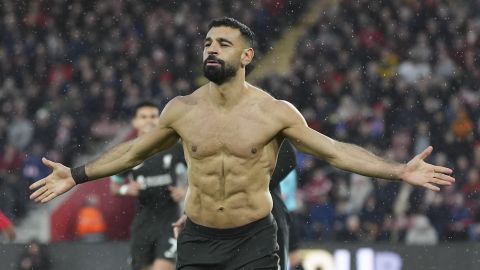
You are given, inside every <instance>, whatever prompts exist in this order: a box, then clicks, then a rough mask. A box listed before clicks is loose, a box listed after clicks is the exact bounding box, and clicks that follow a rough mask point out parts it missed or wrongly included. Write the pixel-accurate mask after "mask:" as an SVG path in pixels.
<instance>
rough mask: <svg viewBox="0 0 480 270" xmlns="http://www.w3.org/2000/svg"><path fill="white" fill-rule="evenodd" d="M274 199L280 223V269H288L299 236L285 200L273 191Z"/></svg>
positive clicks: (278, 234) (274, 209)
mask: <svg viewBox="0 0 480 270" xmlns="http://www.w3.org/2000/svg"><path fill="white" fill-rule="evenodd" d="M271 194H272V199H273V209H272V214H273V217H274V218H275V221H276V222H277V225H278V232H277V242H278V246H279V251H278V256H279V257H280V269H281V270H286V269H288V264H287V263H288V253H289V252H290V251H294V250H296V249H298V245H299V243H298V237H297V234H296V233H295V229H294V223H293V222H292V220H291V216H290V213H289V212H288V209H287V207H286V206H285V203H284V202H283V200H282V199H281V198H280V197H279V196H278V194H277V193H275V192H271Z"/></svg>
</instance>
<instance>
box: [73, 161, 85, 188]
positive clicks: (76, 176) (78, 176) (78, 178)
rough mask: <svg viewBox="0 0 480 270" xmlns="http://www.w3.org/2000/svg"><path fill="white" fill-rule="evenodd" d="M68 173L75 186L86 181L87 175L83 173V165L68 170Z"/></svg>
mask: <svg viewBox="0 0 480 270" xmlns="http://www.w3.org/2000/svg"><path fill="white" fill-rule="evenodd" d="M70 172H71V173H72V178H73V180H74V181H75V183H77V185H78V184H81V183H85V182H87V181H88V177H87V173H86V172H85V165H82V166H78V167H75V168H72V169H70Z"/></svg>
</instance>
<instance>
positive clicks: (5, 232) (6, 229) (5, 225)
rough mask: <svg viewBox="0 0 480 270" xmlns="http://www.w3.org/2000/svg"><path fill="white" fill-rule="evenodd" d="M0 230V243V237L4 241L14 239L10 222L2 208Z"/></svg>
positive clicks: (13, 231) (0, 240) (0, 211)
mask: <svg viewBox="0 0 480 270" xmlns="http://www.w3.org/2000/svg"><path fill="white" fill-rule="evenodd" d="M0 232H1V235H0V243H1V242H3V239H2V238H4V239H6V241H14V240H15V238H16V234H15V230H14V229H13V225H12V222H11V221H10V220H9V219H8V218H7V217H6V216H5V215H4V214H3V212H2V210H0Z"/></svg>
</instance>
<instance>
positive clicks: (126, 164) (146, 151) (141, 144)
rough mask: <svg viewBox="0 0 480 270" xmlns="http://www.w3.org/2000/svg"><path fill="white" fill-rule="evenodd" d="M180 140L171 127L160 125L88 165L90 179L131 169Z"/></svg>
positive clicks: (86, 169)
mask: <svg viewBox="0 0 480 270" xmlns="http://www.w3.org/2000/svg"><path fill="white" fill-rule="evenodd" d="M177 140H178V135H177V134H176V133H175V131H174V130H173V129H171V128H167V127H158V128H156V129H155V130H153V131H152V132H150V133H147V134H145V135H143V136H140V137H138V138H136V139H134V140H131V141H127V142H124V143H122V144H120V145H118V146H116V147H114V148H113V149H112V150H110V151H108V152H106V153H105V154H103V155H102V156H100V157H99V158H98V159H97V160H95V161H93V162H90V163H88V164H87V165H86V167H85V171H86V173H87V176H88V178H89V179H98V178H102V177H105V176H110V175H112V174H116V173H119V172H122V171H124V170H127V169H130V168H132V167H134V166H136V165H138V164H140V163H141V162H142V161H144V160H145V159H147V158H149V157H150V156H152V155H154V154H156V153H158V152H160V151H162V150H165V149H167V148H169V147H170V146H172V145H174V144H175V143H176V142H177Z"/></svg>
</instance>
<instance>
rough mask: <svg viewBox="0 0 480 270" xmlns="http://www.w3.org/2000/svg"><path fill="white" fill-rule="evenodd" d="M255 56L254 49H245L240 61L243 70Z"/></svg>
mask: <svg viewBox="0 0 480 270" xmlns="http://www.w3.org/2000/svg"><path fill="white" fill-rule="evenodd" d="M254 56H255V52H254V51H253V48H248V49H244V50H243V52H242V59H240V61H241V62H240V63H241V65H242V68H244V67H245V66H247V65H248V64H250V63H251V62H252V60H253V57H254Z"/></svg>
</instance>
